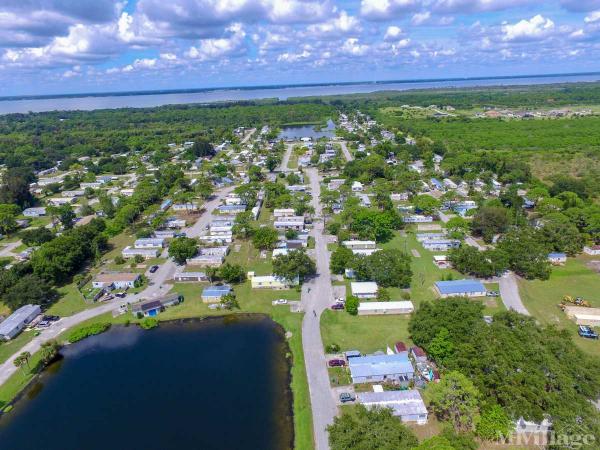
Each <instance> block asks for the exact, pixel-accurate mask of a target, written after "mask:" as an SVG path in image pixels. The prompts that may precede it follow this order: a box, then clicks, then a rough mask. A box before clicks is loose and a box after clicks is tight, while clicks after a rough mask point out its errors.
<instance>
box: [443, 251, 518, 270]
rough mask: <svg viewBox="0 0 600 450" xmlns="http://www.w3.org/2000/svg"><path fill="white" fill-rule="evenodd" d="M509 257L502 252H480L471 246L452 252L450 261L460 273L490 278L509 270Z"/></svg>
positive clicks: (449, 257) (449, 256)
mask: <svg viewBox="0 0 600 450" xmlns="http://www.w3.org/2000/svg"><path fill="white" fill-rule="evenodd" d="M507 258H508V257H507V255H506V253H505V252H504V251H502V250H484V251H479V250H478V249H477V248H475V247H472V246H470V245H461V246H460V247H459V248H455V249H452V250H450V253H449V255H448V259H449V261H450V263H452V267H454V268H455V269H456V270H458V271H459V272H460V273H464V274H468V275H474V276H476V277H480V278H489V277H492V276H494V275H499V274H500V273H501V272H503V271H505V270H506V269H507V268H508V259H507Z"/></svg>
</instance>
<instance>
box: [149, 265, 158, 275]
mask: <svg viewBox="0 0 600 450" xmlns="http://www.w3.org/2000/svg"><path fill="white" fill-rule="evenodd" d="M157 270H158V266H152V267H150V270H149V272H150V273H154V272H156V271H157Z"/></svg>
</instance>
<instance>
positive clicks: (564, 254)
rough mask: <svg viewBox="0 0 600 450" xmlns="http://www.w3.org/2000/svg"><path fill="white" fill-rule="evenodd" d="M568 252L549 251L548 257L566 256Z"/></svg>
mask: <svg viewBox="0 0 600 450" xmlns="http://www.w3.org/2000/svg"><path fill="white" fill-rule="evenodd" d="M566 257H567V254H566V253H558V252H557V253H548V258H566Z"/></svg>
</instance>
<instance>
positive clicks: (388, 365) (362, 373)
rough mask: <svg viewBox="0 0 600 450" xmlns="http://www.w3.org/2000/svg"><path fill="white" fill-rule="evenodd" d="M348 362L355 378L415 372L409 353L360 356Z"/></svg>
mask: <svg viewBox="0 0 600 450" xmlns="http://www.w3.org/2000/svg"><path fill="white" fill-rule="evenodd" d="M348 363H349V365H350V372H351V374H352V377H353V378H356V377H369V376H383V375H393V374H412V373H414V368H413V366H412V364H411V362H410V361H409V359H408V354H407V353H396V354H394V355H369V356H360V357H356V358H350V359H349V360H348Z"/></svg>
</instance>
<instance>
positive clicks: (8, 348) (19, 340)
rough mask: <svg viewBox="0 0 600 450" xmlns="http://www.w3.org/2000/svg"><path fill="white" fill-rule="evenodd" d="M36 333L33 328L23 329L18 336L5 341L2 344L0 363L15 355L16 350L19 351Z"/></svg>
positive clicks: (0, 347) (0, 345)
mask: <svg viewBox="0 0 600 450" xmlns="http://www.w3.org/2000/svg"><path fill="white" fill-rule="evenodd" d="M34 335H35V331H33V330H31V331H23V332H22V333H21V334H19V335H18V336H17V337H16V338H14V339H11V340H10V341H3V342H2V343H1V344H0V364H2V363H4V361H6V360H7V359H8V358H10V357H11V356H12V355H14V354H15V352H17V351H19V349H20V348H21V347H23V346H24V345H26V344H27V343H28V342H29V341H31V340H32V339H33V337H34Z"/></svg>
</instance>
